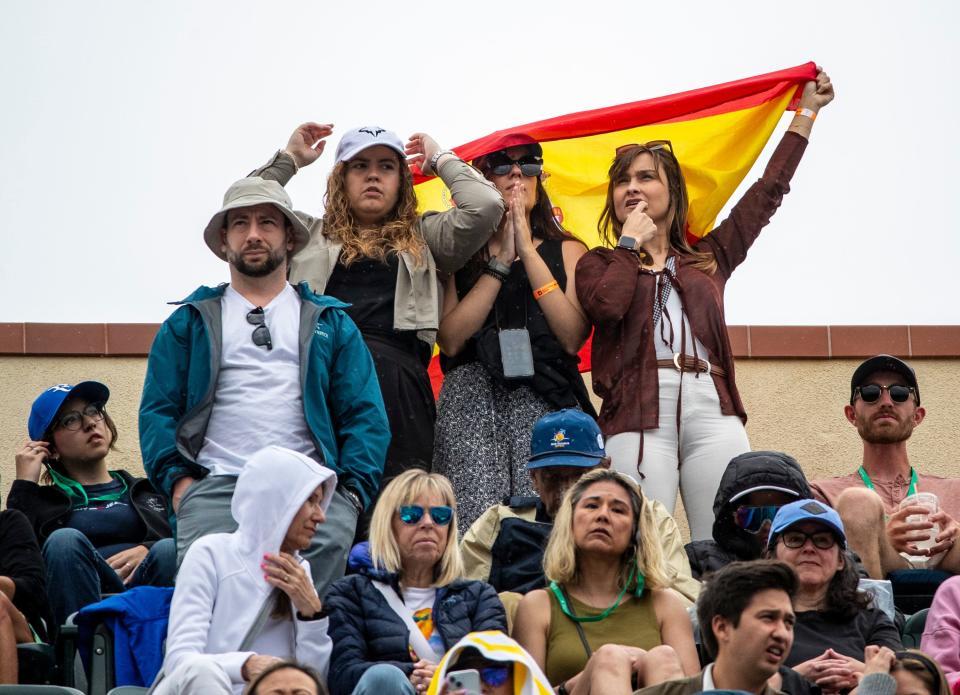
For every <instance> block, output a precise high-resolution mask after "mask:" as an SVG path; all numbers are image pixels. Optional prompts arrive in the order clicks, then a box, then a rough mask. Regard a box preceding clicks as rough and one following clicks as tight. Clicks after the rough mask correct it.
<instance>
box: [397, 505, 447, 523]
mask: <svg viewBox="0 0 960 695" xmlns="http://www.w3.org/2000/svg"><path fill="white" fill-rule="evenodd" d="M425 511H427V510H425V509H424V508H423V507H421V506H420V505H419V504H407V505H404V506H402V507H400V521H402V522H403V523H405V524H411V525H413V524H419V523H420V519H422V518H423V513H424V512H425ZM429 511H430V518H431V519H433V523H435V524H436V525H437V526H446V525H447V524H449V523H450V520H451V519H453V508H452V507H447V506H445V505H444V506H440V507H429Z"/></svg>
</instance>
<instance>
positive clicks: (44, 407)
mask: <svg viewBox="0 0 960 695" xmlns="http://www.w3.org/2000/svg"><path fill="white" fill-rule="evenodd" d="M70 396H78V397H79V398H83V399H84V400H86V401H89V402H90V403H106V402H107V400H108V399H109V398H110V389H108V388H107V387H106V386H104V385H103V384H101V383H100V382H99V381H81V382H80V383H79V384H77V385H76V386H71V385H70V384H57V385H56V386H51V387H50V388H48V389H47V390H46V391H44V392H43V393H41V394H40V395H39V396H37V399H36V400H35V401H34V402H33V407H31V408H30V419H29V420H27V432H28V433H29V434H30V439H32V440H33V441H35V442H36V441H40V440H41V439H43V435H44V433H46V431H47V430H48V429H50V424H51V423H52V422H53V419H54V418H55V417H56V416H57V411H58V410H60V406H62V405H63V402H64V401H65V400H67V398H69V397H70Z"/></svg>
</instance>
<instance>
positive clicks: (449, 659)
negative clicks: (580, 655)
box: [427, 630, 553, 695]
mask: <svg viewBox="0 0 960 695" xmlns="http://www.w3.org/2000/svg"><path fill="white" fill-rule="evenodd" d="M467 647H473V648H474V649H476V650H477V651H479V652H480V653H481V654H482V655H483V656H484V657H486V658H487V659H490V660H491V661H510V662H513V694H514V695H553V688H552V687H551V686H550V681H548V680H547V677H546V676H545V675H543V671H541V670H540V667H539V666H537V662H536V661H534V660H533V657H532V656H530V655H529V654H528V653H527V652H526V651H525V650H524V648H523V647H521V646H520V645H519V644H518V643H517V642H516V641H514V640H513V639H511V638H510V637H507V636H506V635H505V634H503V633H502V632H500V631H499V630H488V631H486V632H471V633H469V634H468V635H466V636H465V637H464V638H463V639H461V640H460V641H459V642H457V643H456V644H455V645H453V647H452V648H451V649H450V651H448V652H447V653H446V655H445V656H444V657H443V659H441V660H440V663H439V664H438V665H437V670H436V671H434V674H433V679H432V680H431V681H430V687H429V688H427V695H437V693H439V692H440V688H441V686H442V684H443V683H444V682H445V681H446V679H447V674H448V673H450V672H451V671H456V670H457V666H456V661H457V658H458V657H459V654H460V652H462V651H463V650H464V649H466V648H467Z"/></svg>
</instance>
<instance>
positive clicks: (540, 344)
mask: <svg viewBox="0 0 960 695" xmlns="http://www.w3.org/2000/svg"><path fill="white" fill-rule="evenodd" d="M537 253H539V254H540V257H541V258H542V259H543V261H544V262H545V263H546V264H547V267H548V268H549V269H550V272H551V273H553V277H554V279H556V281H557V284H558V285H560V290H561V291H565V290H566V287H567V273H566V269H565V268H564V266H563V241H562V240H560V239H553V240H548V241H544V242H542V243H541V244H540V246H538V247H537ZM485 266H486V260H481V259H479V258H474V259H473V260H472V261H470V262H469V263H468V264H467V265H466V266H465V267H464V268H463V269H462V270H459V271H458V272H457V273H456V275H455V278H454V279H455V283H456V287H457V297H458V298H459V299H461V300H462V299H463V298H464V297H465V296H466V294H467V293H468V292H469V291H470V290H471V289H472V288H473V285H474V284H475V283H476V282H477V280H478V279H479V277H480V274H481V271H482V269H483V268H484V267H485ZM524 327H526V329H527V331H529V333H530V345H531V347H532V349H533V368H534V375H533V377H531V378H529V379H505V378H504V376H503V363H502V362H501V360H500V341H499V338H498V336H497V331H498V329H506V328H524ZM473 362H479V363H481V364H482V365H483V366H484V367H485V368H486V369H487V371H488V372H489V373H490V375H491V376H492V377H493V378H494V379H495V380H497V381H498V382H500V383H501V384H503V385H504V386H506V387H507V388H516V387H517V386H521V385H527V386H530V387H531V388H532V389H533V390H534V391H536V392H537V394H539V395H540V396H541V397H542V398H543V399H544V400H546V401H547V402H548V403H549V404H550V405H551V406H552V407H554V408H572V407H575V406H578V405H579V406H580V408H582V409H583V411H584V412H586V413H589V414H590V415H592V416H593V417H596V411H595V410H594V408H593V404H592V403H591V402H590V396H589V394H588V393H587V388H586V385H585V384H584V383H583V377H582V376H580V371H579V369H578V368H577V365H578V364H579V362H580V359H579V358H578V357H576V356H574V355H568V354H567V353H566V351H564V349H563V347H562V346H561V345H560V342H559V341H558V340H557V338H556V336H554V334H553V331H551V330H550V325H549V324H548V323H547V317H546V316H544V314H543V311H542V310H541V309H540V304H539V302H537V300H536V299H534V298H533V288H532V287H531V286H530V280H529V278H528V277H527V271H526V269H525V268H524V267H523V263H521V262H520V261H516V262H515V263H513V265H511V266H510V275H509V276H508V277H507V279H506V281H505V282H504V283H503V285H502V287H501V288H500V293H499V294H498V295H497V299H496V301H495V302H494V304H493V309H492V310H491V311H490V313H489V314H488V315H487V318H486V320H485V321H484V323H483V326H481V328H480V330H479V331H477V333H476V334H474V335H473V336H472V337H471V338H470V339H469V340H468V341H467V343H466V345H465V346H464V348H463V350H462V351H461V352H460V354H458V355H457V356H456V357H447V356H445V355H443V354H442V353H441V355H440V366H441V367H442V368H443V371H444V373H446V372H449V371H450V370H452V369H455V368H456V367H459V366H461V365H464V364H469V363H473Z"/></svg>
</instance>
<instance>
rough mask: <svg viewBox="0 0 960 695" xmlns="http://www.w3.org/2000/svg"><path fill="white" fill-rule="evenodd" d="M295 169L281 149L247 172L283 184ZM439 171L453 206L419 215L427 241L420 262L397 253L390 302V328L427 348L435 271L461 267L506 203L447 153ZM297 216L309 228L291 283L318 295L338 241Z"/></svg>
mask: <svg viewBox="0 0 960 695" xmlns="http://www.w3.org/2000/svg"><path fill="white" fill-rule="evenodd" d="M295 173H296V167H295V165H294V163H293V159H291V157H290V155H288V154H287V153H286V152H283V151H282V150H281V151H279V152H277V153H276V154H275V155H274V156H273V159H271V160H270V161H269V162H267V164H266V165H264V166H263V167H261V168H259V169H257V170H255V171H253V172H252V173H251V174H250V176H260V177H262V178H264V179H270V180H273V181H277V182H278V183H280V184H281V185H282V186H286V185H287V183H288V182H289V181H290V179H291V178H293V175H294V174H295ZM438 174H439V176H440V178H441V179H442V180H443V182H444V184H446V186H447V188H449V189H450V195H451V198H452V199H453V201H454V202H455V203H456V207H453V208H450V209H449V210H445V211H443V212H435V211H430V212H425V213H424V214H422V215H421V216H420V234H421V235H422V236H423V238H424V240H425V241H426V242H427V253H426V255H425V258H424V262H422V263H419V264H418V263H417V260H416V258H414V257H413V256H411V255H410V254H409V253H406V252H403V253H401V254H400V258H399V269H398V272H397V286H396V293H395V295H394V300H393V327H394V329H396V330H398V331H417V337H419V338H420V339H421V340H423V341H424V342H426V343H429V344H430V345H431V347H432V346H433V343H434V342H435V341H436V338H437V329H438V328H439V326H440V311H441V307H442V303H443V293H442V292H443V283H442V281H441V278H440V277H439V276H438V272H439V273H454V272H456V271H458V270H459V269H460V268H462V267H463V265H464V264H465V263H466V262H467V261H468V260H469V259H470V257H471V256H473V254H475V253H476V252H477V251H479V250H480V249H481V248H482V247H483V245H484V244H486V243H487V240H488V239H489V238H490V236H491V235H492V234H493V233H494V232H495V231H496V230H497V226H498V225H499V224H500V218H501V217H502V216H503V211H504V209H505V207H506V206H505V205H504V202H503V197H502V196H501V195H500V192H499V191H497V189H496V188H495V187H494V185H493V184H492V183H490V182H489V181H487V180H486V179H485V178H483V176H482V175H481V174H480V172H478V171H477V170H476V169H474V168H473V167H472V166H470V165H469V164H467V163H465V162H463V161H461V160H459V159H451V158H449V157H448V158H447V159H446V160H445V161H444V162H443V163H442V164H441V165H440V171H439V172H438ZM297 215H299V216H300V218H301V219H302V220H303V222H304V224H306V225H307V227H308V228H309V229H310V242H309V243H308V244H307V246H306V248H304V249H303V250H302V251H301V252H300V253H298V254H297V255H296V256H295V257H294V259H293V261H292V262H291V264H290V281H291V282H294V283H297V282H303V281H306V282H307V283H309V285H310V288H311V289H312V290H313V291H314V292H317V293H320V294H322V293H323V292H324V291H325V290H326V287H327V282H328V281H329V280H330V275H331V274H332V273H333V269H334V266H336V264H337V260H338V259H339V258H340V251H341V248H342V244H341V243H340V242H339V241H337V240H335V239H330V238H328V237H326V236H325V235H324V234H323V232H322V230H321V220H320V219H319V218H316V217H313V216H311V215H308V214H307V213H303V212H299V211H298V212H297Z"/></svg>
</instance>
